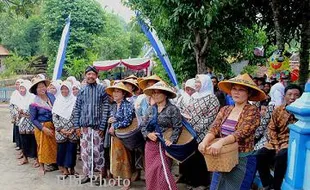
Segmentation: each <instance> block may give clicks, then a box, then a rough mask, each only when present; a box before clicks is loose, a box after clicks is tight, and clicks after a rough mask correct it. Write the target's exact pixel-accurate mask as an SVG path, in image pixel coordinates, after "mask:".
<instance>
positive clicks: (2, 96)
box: [0, 87, 15, 102]
mask: <svg viewBox="0 0 310 190" xmlns="http://www.w3.org/2000/svg"><path fill="white" fill-rule="evenodd" d="M14 90H15V88H8V87H1V88H0V102H9V101H10V98H11V95H12V93H13V92H14Z"/></svg>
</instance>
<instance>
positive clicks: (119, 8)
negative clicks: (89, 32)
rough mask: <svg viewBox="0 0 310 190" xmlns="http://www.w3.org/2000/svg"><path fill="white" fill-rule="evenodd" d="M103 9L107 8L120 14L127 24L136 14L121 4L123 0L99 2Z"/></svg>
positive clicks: (101, 0)
mask: <svg viewBox="0 0 310 190" xmlns="http://www.w3.org/2000/svg"><path fill="white" fill-rule="evenodd" d="M97 1H98V2H99V3H100V4H101V5H102V6H103V7H105V9H106V10H108V11H111V12H112V11H113V12H114V13H116V14H118V15H119V16H121V17H122V18H124V19H125V21H126V22H129V21H130V18H131V17H133V16H134V15H135V14H134V12H133V11H132V10H130V9H129V8H128V7H126V6H124V5H123V4H122V3H121V0H97Z"/></svg>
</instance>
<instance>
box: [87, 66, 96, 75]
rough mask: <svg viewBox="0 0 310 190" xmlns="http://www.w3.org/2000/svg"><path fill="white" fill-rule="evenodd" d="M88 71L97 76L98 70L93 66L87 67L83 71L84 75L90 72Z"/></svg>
mask: <svg viewBox="0 0 310 190" xmlns="http://www.w3.org/2000/svg"><path fill="white" fill-rule="evenodd" d="M90 71H93V72H95V73H96V74H98V70H97V69H96V67H94V66H87V68H86V70H85V74H86V73H88V72H90Z"/></svg>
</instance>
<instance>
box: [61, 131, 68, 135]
mask: <svg viewBox="0 0 310 190" xmlns="http://www.w3.org/2000/svg"><path fill="white" fill-rule="evenodd" d="M60 133H61V134H63V135H65V136H68V131H67V130H66V129H61V130H60Z"/></svg>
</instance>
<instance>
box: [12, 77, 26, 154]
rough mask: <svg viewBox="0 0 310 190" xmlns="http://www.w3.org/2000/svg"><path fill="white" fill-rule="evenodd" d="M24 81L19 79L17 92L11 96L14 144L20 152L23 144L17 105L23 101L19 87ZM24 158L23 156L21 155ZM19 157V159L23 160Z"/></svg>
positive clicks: (16, 87)
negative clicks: (18, 123)
mask: <svg viewBox="0 0 310 190" xmlns="http://www.w3.org/2000/svg"><path fill="white" fill-rule="evenodd" d="M22 81H23V79H18V80H16V82H15V90H14V92H13V93H12V95H11V98H10V106H9V108H10V114H11V122H12V123H13V142H15V144H16V150H20V147H21V142H20V135H19V129H18V125H17V122H18V109H17V104H18V102H20V101H21V95H20V93H19V85H20V83H21V82H22ZM21 156H22V155H21ZM21 156H19V158H21Z"/></svg>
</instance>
